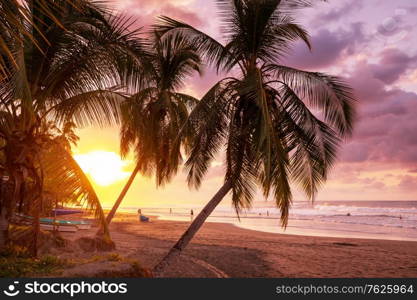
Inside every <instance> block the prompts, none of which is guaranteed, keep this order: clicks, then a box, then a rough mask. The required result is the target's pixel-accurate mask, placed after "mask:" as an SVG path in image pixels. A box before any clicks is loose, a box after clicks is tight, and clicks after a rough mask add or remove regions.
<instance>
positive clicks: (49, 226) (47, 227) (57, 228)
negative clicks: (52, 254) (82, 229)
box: [40, 224, 78, 232]
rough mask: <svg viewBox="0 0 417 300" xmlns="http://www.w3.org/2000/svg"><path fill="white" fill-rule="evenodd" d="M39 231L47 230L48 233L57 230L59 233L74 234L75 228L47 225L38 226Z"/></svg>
mask: <svg viewBox="0 0 417 300" xmlns="http://www.w3.org/2000/svg"><path fill="white" fill-rule="evenodd" d="M40 227H41V229H43V230H48V231H53V230H58V231H60V232H76V231H77V230H78V229H77V226H72V225H65V226H62V225H55V226H54V225H49V224H40Z"/></svg>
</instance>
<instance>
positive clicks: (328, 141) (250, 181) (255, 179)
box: [156, 0, 354, 226]
mask: <svg viewBox="0 0 417 300" xmlns="http://www.w3.org/2000/svg"><path fill="white" fill-rule="evenodd" d="M217 2H218V4H219V10H220V15H221V17H222V21H223V28H224V36H225V43H224V44H221V43H220V42H218V41H216V40H215V39H213V38H211V37H210V36H208V35H206V34H204V33H203V32H201V31H199V30H197V29H195V28H193V27H192V26H190V25H188V24H185V23H182V22H179V21H176V20H173V19H170V18H168V17H162V18H161V23H160V24H158V25H156V29H157V30H158V32H159V33H160V34H166V35H169V34H173V33H178V32H181V33H182V34H183V35H186V36H187V37H188V39H189V40H190V42H191V43H192V44H194V45H198V49H199V50H200V51H201V52H202V53H204V55H205V57H206V59H207V60H208V61H210V62H212V63H213V64H214V65H215V66H216V67H217V68H218V69H221V70H226V71H230V73H232V74H236V75H235V76H231V77H228V78H225V79H223V80H221V81H219V82H218V83H217V84H215V85H214V86H213V87H212V88H211V89H210V90H209V91H208V92H207V94H206V95H205V96H204V97H203V98H202V99H201V101H200V102H199V104H198V105H197V106H196V108H195V109H194V111H193V112H192V113H191V115H190V118H189V121H188V125H189V127H191V128H193V130H194V131H195V132H196V135H195V136H194V139H193V144H192V147H191V148H190V149H191V150H190V151H189V157H188V160H187V161H186V167H187V168H188V170H189V172H188V180H189V183H190V184H191V185H194V186H197V187H198V186H199V185H200V184H201V180H202V178H203V176H204V174H205V173H206V171H207V169H208V167H209V165H210V161H211V160H212V159H213V158H214V157H215V155H216V153H217V152H218V151H219V149H221V148H222V147H225V148H226V175H225V183H228V184H230V186H231V189H232V200H233V204H234V206H235V208H236V210H237V212H239V211H240V210H241V209H245V208H248V207H250V205H251V203H252V199H253V195H254V191H255V190H256V186H257V185H259V186H260V187H261V188H262V190H263V192H264V195H265V196H269V195H271V194H272V196H273V198H274V199H275V201H276V204H277V206H278V207H279V208H280V210H281V216H282V218H281V220H282V224H283V225H284V226H286V224H287V221H288V211H289V207H290V204H291V200H292V192H291V188H290V182H291V180H292V181H294V182H297V183H299V184H300V186H301V188H302V189H303V190H304V191H305V192H306V194H307V195H308V196H309V197H310V198H314V196H315V194H316V192H317V190H318V187H319V186H320V184H322V183H323V182H324V181H325V180H326V178H327V174H328V171H329V169H330V167H331V166H332V165H333V163H334V161H335V158H336V151H337V148H338V146H339V144H340V142H341V140H342V139H343V138H345V137H346V136H348V135H349V134H350V133H351V132H352V125H353V119H354V107H353V104H354V97H353V95H352V91H351V89H350V88H349V87H348V86H347V85H346V84H345V83H344V82H343V81H342V80H341V79H339V78H337V77H334V76H330V75H326V74H323V73H317V72H306V71H302V70H298V69H295V68H291V67H288V66H283V65H281V64H280V62H281V61H282V60H283V58H284V57H285V55H287V54H288V52H289V50H290V46H291V43H292V42H293V41H296V40H298V39H301V40H302V41H304V42H305V43H306V44H307V46H308V47H311V45H310V42H309V37H308V34H307V32H306V31H305V30H304V29H303V28H302V27H301V26H300V25H298V24H296V23H295V22H294V20H293V18H292V17H291V16H290V15H289V14H288V12H287V9H288V8H295V7H299V6H303V5H306V4H308V1H292V0H282V1H280V0H234V1H226V0H219V1H217Z"/></svg>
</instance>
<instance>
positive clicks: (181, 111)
mask: <svg viewBox="0 0 417 300" xmlns="http://www.w3.org/2000/svg"><path fill="white" fill-rule="evenodd" d="M152 39H153V42H152V43H151V47H152V49H151V50H150V51H149V53H148V56H147V60H148V66H147V67H146V70H147V71H146V72H147V73H148V80H149V81H148V83H149V84H148V86H146V88H144V89H143V90H141V91H140V92H138V93H136V94H134V95H133V96H131V97H130V99H129V100H128V101H126V102H125V104H124V106H123V111H122V116H123V120H122V128H121V141H120V145H121V154H122V156H126V155H127V154H128V153H129V152H130V150H131V149H133V151H134V152H135V156H136V157H135V159H136V167H135V169H134V171H133V173H132V174H131V176H130V178H129V179H128V181H127V183H126V185H125V186H124V188H123V190H122V192H121V194H120V195H119V197H118V199H117V200H116V202H115V204H114V205H113V208H112V210H111V211H110V213H109V214H108V215H107V224H110V222H111V220H112V218H113V217H114V215H115V213H116V211H117V209H118V207H119V206H120V203H121V202H122V200H123V198H124V197H125V195H126V193H127V191H128V190H129V188H130V186H131V184H132V182H133V180H134V178H135V177H136V175H137V174H138V173H139V172H140V173H141V174H144V175H151V174H152V172H154V173H155V176H156V184H157V185H158V186H159V185H162V184H164V183H166V182H168V181H169V180H170V179H171V178H172V176H173V175H175V174H176V172H177V170H178V165H179V164H180V163H181V153H180V147H179V146H178V145H180V144H184V145H185V146H186V145H187V141H188V138H189V136H190V132H189V131H188V130H183V132H184V134H183V135H182V136H181V139H180V140H179V141H178V143H175V140H176V137H177V135H178V132H179V130H180V129H181V128H182V127H183V125H184V123H185V121H186V120H187V118H188V111H189V109H190V108H192V107H193V106H194V105H195V104H196V103H197V101H198V100H197V99H195V98H194V97H192V96H190V95H187V94H184V93H180V92H178V90H179V89H180V88H181V87H182V86H183V84H184V79H186V78H187V77H188V76H190V75H192V74H193V73H194V72H197V73H201V59H200V56H199V55H198V54H197V52H196V48H195V46H193V45H192V44H190V43H188V42H187V41H186V39H185V38H184V37H183V36H182V35H179V34H177V35H170V36H167V37H166V38H161V37H160V36H159V35H158V34H154V35H153V38H152ZM170 154H171V156H173V157H175V159H170Z"/></svg>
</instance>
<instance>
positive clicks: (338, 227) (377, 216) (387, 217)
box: [123, 201, 417, 241]
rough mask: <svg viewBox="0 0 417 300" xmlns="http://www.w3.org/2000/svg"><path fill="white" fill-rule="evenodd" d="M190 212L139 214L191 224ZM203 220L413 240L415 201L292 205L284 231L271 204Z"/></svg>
mask: <svg viewBox="0 0 417 300" xmlns="http://www.w3.org/2000/svg"><path fill="white" fill-rule="evenodd" d="M137 209H138V207H126V208H124V209H123V210H124V211H130V212H132V211H134V212H136V211H137ZM191 209H192V210H193V211H194V216H196V215H197V214H198V213H199V210H200V209H201V208H198V207H172V208H171V211H170V208H168V207H165V208H151V207H143V208H141V210H142V214H145V215H146V214H148V215H157V216H158V217H159V218H160V219H163V220H178V221H191V216H190V210H191ZM207 221H208V222H221V223H231V224H233V225H235V226H238V227H241V228H245V229H250V230H257V231H264V232H271V233H281V234H296V235H310V236H327V237H344V238H367V239H368V238H370V239H385V240H408V241H417V201H318V202H316V203H315V204H314V205H312V204H311V203H308V202H294V203H293V206H292V208H291V210H290V217H289V222H288V226H287V228H286V229H283V228H282V227H281V226H280V218H279V210H278V209H277V208H275V207H274V206H273V203H271V202H266V203H265V202H262V203H259V202H258V203H256V206H255V207H253V208H252V209H251V210H249V211H247V212H242V213H241V214H240V218H237V215H236V213H235V211H234V209H233V208H230V207H223V206H220V207H218V208H217V209H216V210H215V211H214V212H213V214H212V215H211V216H210V217H209V218H208V220H207Z"/></svg>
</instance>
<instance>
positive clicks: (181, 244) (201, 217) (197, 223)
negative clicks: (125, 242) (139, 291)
mask: <svg viewBox="0 0 417 300" xmlns="http://www.w3.org/2000/svg"><path fill="white" fill-rule="evenodd" d="M231 189H232V184H231V182H226V183H225V184H224V185H223V186H222V187H221V188H220V189H219V191H218V192H217V193H216V194H215V195H214V197H213V198H211V200H210V201H209V203H207V205H206V206H205V207H204V208H203V210H202V211H201V212H200V213H199V214H198V216H197V217H196V218H195V219H194V221H193V222H192V223H191V225H190V227H188V229H187V231H186V232H184V234H183V235H182V236H181V238H180V239H179V240H178V241H177V243H176V244H175V245H174V246H173V247H172V248H171V250H169V252H168V254H167V255H166V256H165V257H164V258H163V259H162V260H161V261H160V262H159V263H158V264H157V265H156V266H155V267H154V268H153V273H154V275H155V276H159V275H161V274H162V273H163V272H164V271H165V269H166V268H167V267H168V266H169V265H170V264H171V263H172V262H173V261H174V260H175V258H176V257H178V256H179V255H180V254H181V252H182V250H184V248H185V247H187V245H188V244H189V242H190V241H191V240H192V238H193V237H194V235H195V234H196V233H197V231H198V230H199V229H200V228H201V226H202V225H203V224H204V222H205V221H206V219H207V218H208V217H209V216H210V214H211V213H212V212H213V210H214V209H215V208H216V207H217V205H219V203H220V202H221V201H222V200H223V198H224V196H226V195H227V193H228V192H229V191H230V190H231Z"/></svg>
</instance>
